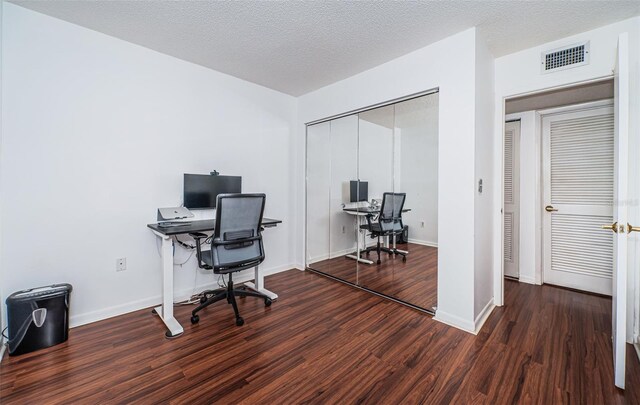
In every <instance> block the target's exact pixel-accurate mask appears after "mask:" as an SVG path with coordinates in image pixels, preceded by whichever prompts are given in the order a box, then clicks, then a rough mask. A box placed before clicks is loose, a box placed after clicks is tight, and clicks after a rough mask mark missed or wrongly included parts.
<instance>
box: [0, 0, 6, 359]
mask: <svg viewBox="0 0 640 405" xmlns="http://www.w3.org/2000/svg"><path fill="white" fill-rule="evenodd" d="M3 9H4V1H3V0H0V67H1V66H2V59H3V58H2V53H3V52H2V42H3V41H2V38H3V37H4V35H3V32H4V22H3V19H2V16H3ZM2 99H3V97H2V69H0V155H1V154H2V121H3V120H2ZM3 195H4V193H3V192H2V187H1V185H0V207H2V196H3ZM0 210H1V208H0ZM1 229H2V217H1V216H0V230H1ZM2 238H3V235H2V232H0V244H2ZM0 266H2V263H1V262H0ZM2 284H3V282H2V267H0V330H4V328H5V326H6V319H7V316H6V312H5V311H6V307H5V305H4V294H3V293H2ZM5 347H6V346H5V345H4V337H2V336H0V361H2V356H3V354H4V351H5Z"/></svg>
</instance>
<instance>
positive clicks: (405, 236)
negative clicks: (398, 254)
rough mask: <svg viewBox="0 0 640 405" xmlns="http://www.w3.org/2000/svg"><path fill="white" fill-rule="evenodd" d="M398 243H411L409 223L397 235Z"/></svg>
mask: <svg viewBox="0 0 640 405" xmlns="http://www.w3.org/2000/svg"><path fill="white" fill-rule="evenodd" d="M396 243H409V225H405V226H404V229H403V230H402V233H399V234H397V235H396Z"/></svg>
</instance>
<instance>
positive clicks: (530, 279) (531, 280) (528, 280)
mask: <svg viewBox="0 0 640 405" xmlns="http://www.w3.org/2000/svg"><path fill="white" fill-rule="evenodd" d="M518 281H520V282H521V283H527V284H534V285H535V284H536V278H535V277H529V276H523V275H520V278H519V279H518Z"/></svg>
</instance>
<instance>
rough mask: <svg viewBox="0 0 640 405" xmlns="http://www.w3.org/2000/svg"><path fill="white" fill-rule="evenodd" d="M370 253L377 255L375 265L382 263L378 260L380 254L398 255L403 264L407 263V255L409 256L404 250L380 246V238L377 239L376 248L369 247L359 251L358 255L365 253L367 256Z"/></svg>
mask: <svg viewBox="0 0 640 405" xmlns="http://www.w3.org/2000/svg"><path fill="white" fill-rule="evenodd" d="M370 252H376V253H378V261H377V264H381V263H382V261H381V260H380V252H385V253H388V254H389V256H393V255H396V256H397V255H400V256H402V261H403V262H406V261H407V255H408V254H409V252H407V251H405V250H400V249H396V248H387V247H384V246H382V245H381V244H380V238H378V243H377V244H376V246H369V247H368V248H366V249H364V250H363V251H361V252H360V254H361V255H362V253H366V254H367V256H368V255H369V253H370Z"/></svg>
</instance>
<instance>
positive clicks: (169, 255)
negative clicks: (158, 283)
mask: <svg viewBox="0 0 640 405" xmlns="http://www.w3.org/2000/svg"><path fill="white" fill-rule="evenodd" d="M158 236H160V238H162V251H161V252H162V305H160V306H158V307H155V308H154V311H155V312H156V313H157V314H158V316H160V319H162V322H164V324H165V325H166V326H167V329H168V331H167V332H166V333H165V336H166V337H168V338H172V337H176V336H178V335H181V334H182V333H183V332H184V329H182V326H181V325H180V324H179V323H178V321H177V320H176V318H174V317H173V243H172V242H171V237H169V236H167V235H158Z"/></svg>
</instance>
